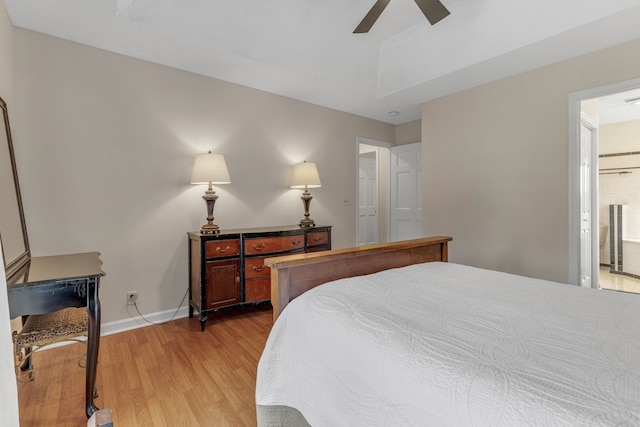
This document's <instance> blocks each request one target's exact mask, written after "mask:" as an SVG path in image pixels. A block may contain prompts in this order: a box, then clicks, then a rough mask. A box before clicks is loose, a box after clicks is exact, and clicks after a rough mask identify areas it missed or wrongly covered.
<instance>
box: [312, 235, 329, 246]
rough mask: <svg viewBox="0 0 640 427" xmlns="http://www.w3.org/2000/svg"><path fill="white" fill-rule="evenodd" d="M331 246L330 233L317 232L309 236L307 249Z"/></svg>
mask: <svg viewBox="0 0 640 427" xmlns="http://www.w3.org/2000/svg"><path fill="white" fill-rule="evenodd" d="M328 244H329V232H328V231H316V232H312V233H309V234H307V247H314V246H321V245H328Z"/></svg>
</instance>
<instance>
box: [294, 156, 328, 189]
mask: <svg viewBox="0 0 640 427" xmlns="http://www.w3.org/2000/svg"><path fill="white" fill-rule="evenodd" d="M289 186H290V187H291V188H305V187H307V188H318V187H320V186H321V184H320V175H318V168H316V164H315V163H307V162H303V163H298V164H297V165H295V166H294V167H293V172H291V181H290V183H289Z"/></svg>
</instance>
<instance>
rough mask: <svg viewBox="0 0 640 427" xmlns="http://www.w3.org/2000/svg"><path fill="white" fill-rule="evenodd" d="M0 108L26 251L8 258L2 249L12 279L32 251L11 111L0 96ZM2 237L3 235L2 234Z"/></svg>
mask: <svg viewBox="0 0 640 427" xmlns="http://www.w3.org/2000/svg"><path fill="white" fill-rule="evenodd" d="M0 109H1V110H2V116H3V117H4V127H5V130H6V134H7V135H6V136H7V142H8V144H9V159H7V163H10V164H11V170H12V172H13V184H14V188H15V191H16V200H17V201H18V206H17V208H18V211H19V213H20V223H21V224H20V225H21V227H22V240H23V242H24V252H22V253H20V254H19V255H18V256H16V257H15V258H14V259H6V258H5V257H4V255H5V250H4V247H3V249H2V255H3V258H4V269H5V276H6V278H7V280H8V279H10V278H11V277H12V276H13V275H15V274H16V273H17V272H18V271H20V269H22V267H24V266H25V265H26V264H27V263H28V262H29V260H30V259H31V251H30V249H29V239H28V237H27V223H26V221H25V218H24V209H23V207H22V197H21V195H20V183H19V181H18V169H17V168H16V158H15V153H14V151H13V141H12V139H11V127H10V126H9V113H8V111H7V104H6V102H4V100H3V99H2V98H1V97H0ZM0 238H1V236H0Z"/></svg>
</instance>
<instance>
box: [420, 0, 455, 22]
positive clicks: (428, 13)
mask: <svg viewBox="0 0 640 427" xmlns="http://www.w3.org/2000/svg"><path fill="white" fill-rule="evenodd" d="M415 2H416V4H417V5H418V7H419V8H420V10H421V11H422V13H424V16H425V17H426V18H427V19H428V20H429V22H430V23H431V25H435V24H436V23H438V22H439V21H441V20H442V19H444V18H446V17H447V16H449V13H450V12H449V11H448V10H447V8H446V7H444V5H443V4H442V3H440V0H415Z"/></svg>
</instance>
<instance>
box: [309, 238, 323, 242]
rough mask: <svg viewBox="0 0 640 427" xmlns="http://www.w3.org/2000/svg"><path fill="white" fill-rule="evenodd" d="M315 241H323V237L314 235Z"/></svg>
mask: <svg viewBox="0 0 640 427" xmlns="http://www.w3.org/2000/svg"><path fill="white" fill-rule="evenodd" d="M311 240H313V241H314V242H321V241H322V237H314V238H313V239H311Z"/></svg>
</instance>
